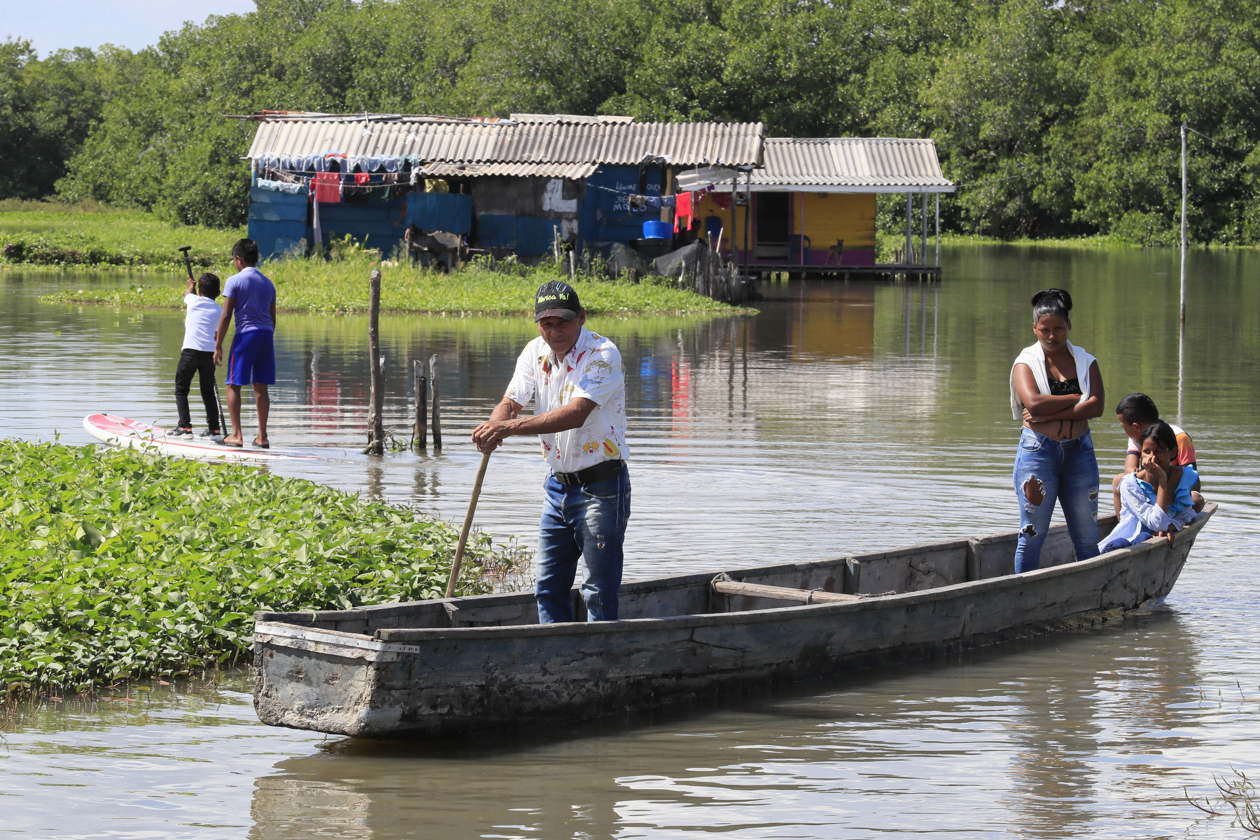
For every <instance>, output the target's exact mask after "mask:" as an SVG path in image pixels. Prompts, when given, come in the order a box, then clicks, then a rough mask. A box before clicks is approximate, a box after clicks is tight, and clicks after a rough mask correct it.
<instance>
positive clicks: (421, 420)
mask: <svg viewBox="0 0 1260 840" xmlns="http://www.w3.org/2000/svg"><path fill="white" fill-rule="evenodd" d="M411 380H412V385H413V387H414V388H415V392H416V422H415V425H414V426H412V429H411V438H412V440H413V441H414V442H415V446H416V448H417V449H424V448H425V447H426V446H428V443H427V442H426V441H425V438H427V437H428V422H427V417H426V415H427V414H428V413H429V412H428V408H429V406H428V403H429V395H428V385H429V380H428V378H427V377H426V376H425V375H424V362H423V361H421V360H420V359H416V360H415V361H414V362H412V365H411Z"/></svg>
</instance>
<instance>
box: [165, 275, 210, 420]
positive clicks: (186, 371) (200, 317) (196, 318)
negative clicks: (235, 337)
mask: <svg viewBox="0 0 1260 840" xmlns="http://www.w3.org/2000/svg"><path fill="white" fill-rule="evenodd" d="M196 285H197V293H196V294H193V279H192V273H191V272H190V273H189V274H188V287H187V288H186V289H184V306H185V307H187V311H186V313H185V315H184V348H183V352H182V353H180V354H179V367H177V368H176V369H175V405H176V407H177V408H178V409H179V425H178V426H177V427H176V428H175V429H173V430H171V431H169V432H167V434H168V435H170V436H172V437H192V433H193V431H192V415H191V414H190V413H189V410H188V389H189V387H190V386H191V385H192V378H193V374H194V373H196V374H199V376H200V380H201V401H202V402H203V403H205V405H206V430H205V431H204V432H202V433H201V436H202V437H217V436H219V435H220V434H221V431H220V426H219V401H218V397H217V391H216V389H215V384H214V331H215V328H216V327H218V325H219V317H220V316H221V315H222V314H223V307H221V306H219V304H217V303H215V302H214V299H215V298H217V297H218V296H219V278H218V276H217V275H214V274H210V273H206V274H203V275H201V279H199V280H198V281H197V284H196Z"/></svg>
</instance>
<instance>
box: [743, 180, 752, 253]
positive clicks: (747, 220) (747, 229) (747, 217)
mask: <svg viewBox="0 0 1260 840" xmlns="http://www.w3.org/2000/svg"><path fill="white" fill-rule="evenodd" d="M744 191H745V192H747V193H748V203H747V204H746V205H744V274H745V275H747V274H748V260H749V258H750V257H751V256H752V247H751V239H750V237H751V236H752V233H751V224H752V169H749V170H748V175H747V176H746V177H745V178H744Z"/></svg>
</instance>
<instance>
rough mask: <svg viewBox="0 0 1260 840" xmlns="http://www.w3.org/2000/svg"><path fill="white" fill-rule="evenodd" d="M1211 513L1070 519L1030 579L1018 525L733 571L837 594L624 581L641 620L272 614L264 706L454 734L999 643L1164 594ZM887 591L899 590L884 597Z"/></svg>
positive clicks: (462, 605) (421, 609) (705, 580)
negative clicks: (1133, 531)
mask: <svg viewBox="0 0 1260 840" xmlns="http://www.w3.org/2000/svg"><path fill="white" fill-rule="evenodd" d="M1214 511H1215V506H1209V508H1208V510H1206V511H1205V513H1204V515H1203V516H1202V517H1201V518H1200V519H1199V520H1198V521H1197V522H1195V523H1194V524H1193V525H1192V526H1191V527H1190V528H1188V529H1187V530H1186V531H1185V532H1183V533H1181V534H1179V535H1178V536H1177V538H1176V540H1175V541H1174V543H1173V544H1172V545H1171V546H1169V545H1168V543H1167V541H1165V540H1150V541H1148V542H1146V543H1144V544H1142V545H1139V546H1134V547H1132V548H1128V549H1122V550H1120V551H1115V552H1111V553H1109V554H1106V555H1103V556H1101V557H1098V558H1094V559H1092V560H1088V561H1084V562H1080V563H1077V562H1069V561H1070V560H1071V548H1070V545H1067V541H1066V536H1065V534H1064V533H1063V531H1062V526H1060V527H1059V528H1056V529H1053V530H1052V534H1051V535H1050V538H1049V539H1048V540H1047V544H1046V550H1045V552H1044V553H1043V560H1049V561H1050V562H1055V561H1056V560H1057V561H1058V565H1050V566H1049V567H1047V568H1043V569H1041V570H1038V571H1036V572H1029V573H1025V574H1021V575H1015V574H1011V573H1010V568H1009V565H1010V558H1011V556H1012V554H1013V548H1014V535H1013V534H1006V535H1000V536H996V537H988V538H985V539H980V540H959V541H953V542H946V543H940V544H934V545H927V546H919V547H917V548H913V549H907V550H905V551H901V552H886V553H881V554H871V555H862V556H857V557H845V558H839V559H835V560H824V561H818V562H815V563H802V564H793V565H785V566H776V567H771V568H764V569H743V570H737V571H731V572H729V574H730V575H731V576H732V577H736V578H742V579H743V580H744V581H748V582H752V583H757V584H765V585H768V586H770V587H773V586H790V587H793V588H795V589H806V590H809V589H819V590H825V591H828V592H848V593H850V594H856V595H866V596H867V597H862V598H859V599H855V600H852V601H847V602H842V603H814V604H805V605H799V606H786V607H785V606H782V603H783V602H782V601H765V600H764V599H761V598H754V597H745V596H743V595H719V594H716V593H715V591H714V588H713V587H712V586H710V585H709V583H710V581H711V580H712V578H713V575H712V574H704V575H689V576H682V577H675V578H668V579H662V580H656V581H642V582H638V583H632V584H627V585H626V586H625V587H623V593H622V601H623V607H622V609H623V615H629V616H631V617H629V618H626V619H624V620H622V621H617V622H608V623H573V624H553V625H538V624H536V623H533V622H536V620H537V613H536V612H534V611H533V610H534V607H533V596H532V595H531V594H513V595H500V596H483V597H476V598H462V599H453V600H451V601H435V602H418V603H415V604H394V605H382V606H379V607H367V608H363V609H358V610H349V611H338V612H326V613H314V614H310V613H307V614H299V613H284V614H277V613H260V614H259V615H258V623H257V626H256V636H255V639H256V641H255V659H254V663H255V666H256V671H257V683H256V687H255V691H254V703H255V707H256V709H257V711H258V715H259V717H260V718H261V719H262V720H263V721H264V722H265V723H269V724H272V725H277V726H289V727H295V728H300V729H311V730H316V731H320V732H328V733H335V734H341V735H350V736H355V737H363V738H401V737H413V738H433V737H448V736H452V735H459V734H463V733H467V732H471V731H475V730H484V729H490V728H495V727H512V726H519V725H521V724H522V723H526V722H532V721H543V720H547V719H561V720H570V721H571V720H574V719H580V718H590V717H596V716H601V715H608V714H619V713H624V712H628V711H635V710H643V709H648V708H652V707H655V706H659V705H663V704H666V703H673V702H681V701H685V700H688V699H692V698H696V697H700V696H705V695H712V694H715V693H718V692H723V691H743V690H750V689H755V688H759V687H765V686H771V685H775V684H781V683H785V682H788V681H791V680H799V679H807V678H811V677H818V676H823V675H827V674H834V673H838V672H841V671H844V670H846V669H851V668H857V667H864V666H870V665H875V664H884V663H890V662H896V661H904V660H907V659H911V658H918V657H923V656H927V655H930V654H933V653H939V652H945V651H951V650H957V649H961V648H965V647H972V646H978V645H984V644H991V643H994V642H997V641H1001V640H1004V639H1008V638H1013V637H1016V636H1023V635H1029V634H1033V633H1041V632H1047V631H1050V630H1054V629H1059V628H1063V627H1070V626H1080V625H1083V624H1088V623H1092V622H1097V621H1101V620H1105V619H1107V618H1110V617H1113V616H1116V615H1120V614H1123V613H1124V612H1126V611H1130V610H1133V609H1137V608H1139V607H1141V606H1143V605H1145V604H1148V603H1149V602H1151V601H1152V600H1156V599H1161V598H1163V597H1164V596H1166V595H1167V594H1168V592H1169V591H1170V590H1171V589H1172V587H1173V585H1174V584H1175V583H1176V580H1177V577H1178V575H1179V574H1180V572H1181V569H1182V567H1183V565H1184V563H1185V561H1186V557H1187V555H1188V553H1189V551H1190V548H1191V546H1192V545H1193V542H1194V539H1195V537H1196V536H1197V534H1198V532H1199V530H1201V529H1202V527H1203V526H1204V524H1205V523H1206V522H1207V520H1208V518H1210V516H1211V514H1212V513H1213V512H1214ZM1102 524H1103V523H1100V525H1102ZM1101 530H1104V531H1105V530H1106V529H1105V528H1102V529H1101ZM757 591H767V590H764V589H763V590H757ZM888 591H895V593H896V594H888V595H881V594H878V593H883V592H888Z"/></svg>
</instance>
